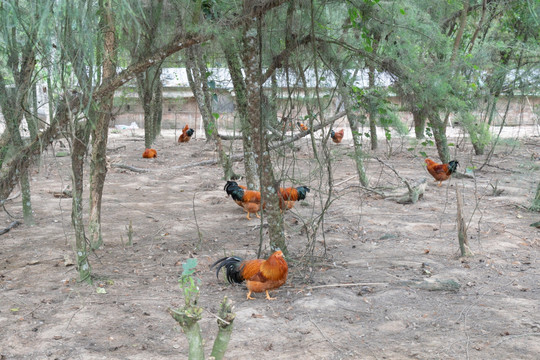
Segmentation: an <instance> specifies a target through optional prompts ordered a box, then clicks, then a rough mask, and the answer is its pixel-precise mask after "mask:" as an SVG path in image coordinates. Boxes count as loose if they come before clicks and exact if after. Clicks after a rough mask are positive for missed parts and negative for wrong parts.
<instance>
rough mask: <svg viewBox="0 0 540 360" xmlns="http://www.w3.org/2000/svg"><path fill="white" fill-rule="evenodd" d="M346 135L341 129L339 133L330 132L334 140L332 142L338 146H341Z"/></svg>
mask: <svg viewBox="0 0 540 360" xmlns="http://www.w3.org/2000/svg"><path fill="white" fill-rule="evenodd" d="M344 134H345V130H344V129H341V130H339V131H338V132H336V131H334V130H331V131H330V137H331V138H332V141H333V142H335V143H336V144H339V143H340V142H341V140H342V139H343V135H344Z"/></svg>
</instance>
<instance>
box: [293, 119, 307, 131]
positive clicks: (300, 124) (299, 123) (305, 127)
mask: <svg viewBox="0 0 540 360" xmlns="http://www.w3.org/2000/svg"><path fill="white" fill-rule="evenodd" d="M296 125H298V127H299V128H300V130H302V131H307V130H308V127H307V126H306V125H304V124H302V123H301V122H300V121H297V122H296Z"/></svg>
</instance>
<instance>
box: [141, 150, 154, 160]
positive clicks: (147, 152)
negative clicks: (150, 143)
mask: <svg viewBox="0 0 540 360" xmlns="http://www.w3.org/2000/svg"><path fill="white" fill-rule="evenodd" d="M142 157H143V158H145V159H153V158H157V151H156V150H154V149H145V150H144V152H143V154H142Z"/></svg>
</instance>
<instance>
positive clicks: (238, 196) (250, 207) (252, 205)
mask: <svg viewBox="0 0 540 360" xmlns="http://www.w3.org/2000/svg"><path fill="white" fill-rule="evenodd" d="M223 190H225V191H226V192H227V195H230V196H231V197H232V198H233V200H234V202H236V203H237V204H238V206H241V207H242V208H243V209H244V210H245V211H246V212H247V219H248V220H251V218H250V217H249V215H250V214H255V215H256V216H257V217H258V218H260V215H259V211H260V210H261V193H260V192H258V191H254V190H247V189H246V187H245V186H241V185H238V184H237V183H236V181H227V183H226V184H225V187H224V188H223Z"/></svg>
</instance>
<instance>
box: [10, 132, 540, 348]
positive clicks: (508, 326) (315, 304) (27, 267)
mask: <svg viewBox="0 0 540 360" xmlns="http://www.w3.org/2000/svg"><path fill="white" fill-rule="evenodd" d="M175 140H176V139H175V136H174V134H173V133H170V134H168V133H167V134H165V136H164V137H163V138H160V139H159V140H158V143H157V145H156V149H157V150H158V158H157V159H142V157H141V156H142V151H143V150H144V145H143V144H144V142H143V139H142V137H141V134H140V133H137V132H131V131H122V132H120V133H118V132H113V133H111V140H110V143H109V148H111V149H117V150H115V151H112V152H111V153H110V154H109V157H110V161H111V163H120V164H126V165H131V166H134V167H137V168H144V169H148V170H149V171H148V172H145V173H134V172H131V171H128V170H123V169H118V168H114V167H113V168H111V169H110V170H109V173H108V175H107V182H106V186H105V190H104V200H103V214H104V218H103V234H104V242H105V246H104V247H103V249H100V250H99V251H97V252H96V253H95V254H93V255H92V256H91V258H90V261H91V263H92V266H93V272H94V274H95V275H96V277H97V278H96V281H95V286H87V285H83V284H78V283H77V282H76V280H75V279H76V276H77V274H76V270H75V269H74V267H73V266H72V265H70V263H72V262H73V258H74V257H73V244H72V243H73V231H72V229H71V223H70V216H71V215H70V211H71V199H59V198H55V197H54V196H53V194H52V192H54V191H62V190H63V189H64V188H65V187H66V186H67V185H69V184H70V169H69V165H70V164H69V158H65V157H64V158H62V157H54V156H53V151H49V152H48V153H47V154H46V155H45V157H44V158H43V160H42V161H41V163H40V164H39V167H38V168H37V169H36V170H35V171H33V173H32V191H33V192H32V203H33V208H34V211H35V216H36V225H35V226H32V227H28V226H26V225H21V226H19V227H17V228H15V229H13V230H11V231H10V232H8V233H7V234H4V235H2V236H1V237H0V242H1V246H0V296H1V302H0V339H1V340H0V358H2V359H4V358H5V359H25V358H26V359H48V358H51V359H72V358H80V359H97V358H100V359H101V358H109V359H126V358H129V359H163V358H186V356H187V355H186V354H187V341H186V339H185V337H184V335H183V334H182V333H181V331H179V328H178V326H177V324H176V323H175V322H174V320H173V319H172V318H171V317H170V316H169V315H168V314H167V312H166V309H167V308H168V307H177V306H180V305H181V304H182V302H183V299H182V293H181V291H180V289H179V287H178V282H177V279H178V275H179V274H180V273H181V263H182V262H183V261H185V259H186V258H188V257H196V258H197V259H198V260H199V266H198V272H197V277H199V278H200V280H201V286H200V288H201V298H200V304H201V306H202V307H204V309H205V310H206V311H205V313H204V318H203V320H202V321H201V326H202V329H203V334H204V337H205V338H206V340H207V342H206V347H207V350H208V351H207V354H208V353H209V349H210V348H211V346H212V343H213V339H214V337H215V334H216V318H215V316H214V315H213V314H215V313H217V309H218V305H219V303H220V301H221V300H222V298H223V296H225V295H227V296H228V297H229V298H231V299H232V300H233V301H234V303H235V311H236V314H237V318H236V321H235V329H234V333H233V336H232V340H231V343H230V346H229V350H228V352H227V356H226V357H227V358H230V359H253V358H258V359H292V358H297V359H381V358H383V359H385V358H386V359H410V358H418V359H458V358H473V359H495V358H498V359H510V358H513V359H515V358H520V359H535V358H537V357H538V354H539V353H540V341H539V336H540V311H539V310H540V309H539V304H540V287H539V282H538V278H539V275H540V274H539V262H538V259H537V258H538V249H539V247H540V230H538V229H536V228H533V227H530V226H529V224H531V223H533V222H535V221H538V220H539V215H538V214H537V213H536V214H535V213H530V212H528V211H527V210H525V209H524V207H523V206H527V205H528V204H529V203H530V200H531V196H532V195H533V190H534V188H535V186H536V182H537V181H538V179H539V175H538V174H539V170H538V169H539V168H540V163H539V161H538V159H537V158H536V159H534V158H532V157H531V153H534V151H537V150H538V144H539V139H538V137H533V138H526V139H522V141H521V145H520V146H518V147H515V144H510V145H508V146H506V145H503V146H502V147H501V148H500V149H498V151H497V155H496V156H495V158H494V161H492V163H491V164H492V166H487V167H485V168H484V170H483V171H482V172H480V173H476V174H475V178H474V179H473V178H453V179H451V180H450V181H447V182H444V183H443V186H442V187H437V186H436V185H435V183H433V182H432V181H431V178H429V174H427V172H426V170H425V168H424V166H423V159H422V158H421V157H418V156H415V155H414V154H415V153H416V151H407V150H406V148H407V147H408V146H409V145H408V144H409V141H410V140H409V139H407V138H406V139H404V140H403V141H400V140H395V144H393V149H394V151H395V152H396V153H395V154H393V155H392V156H391V157H390V158H385V162H387V163H388V164H390V165H392V166H393V167H394V168H395V169H396V170H397V171H398V172H399V173H400V174H401V175H402V176H403V177H405V178H407V179H419V178H422V177H426V178H428V179H429V184H428V186H427V190H426V193H425V195H424V198H423V199H422V200H421V201H419V202H418V203H416V204H412V205H400V204H397V203H395V202H392V201H389V200H384V199H381V198H380V197H378V196H377V195H375V194H372V193H369V192H365V191H362V190H361V189H359V188H358V187H356V186H355V185H356V184H357V180H356V179H355V178H352V179H351V177H352V176H353V175H354V174H355V170H354V165H353V162H352V161H351V159H350V157H349V156H347V155H349V154H351V153H352V147H351V146H350V140H348V139H347V138H346V139H345V140H344V142H343V143H342V144H340V145H334V144H332V145H333V148H332V152H333V154H334V156H335V157H336V159H338V160H339V161H336V163H335V164H336V166H335V174H334V183H335V184H339V185H338V186H337V187H336V189H335V201H334V202H333V203H332V205H331V207H330V209H329V211H328V212H327V214H326V216H325V225H324V229H323V231H324V243H325V245H326V254H324V245H323V242H322V240H323V237H322V236H319V237H318V239H319V240H318V243H317V247H316V251H315V255H316V258H315V259H316V261H315V262H314V263H313V264H311V265H306V264H305V261H304V260H305V258H304V257H303V255H304V251H305V247H306V236H305V229H304V228H303V220H305V219H309V218H311V217H314V216H317V215H318V210H317V209H318V208H319V206H320V200H321V197H324V196H325V189H324V188H321V189H319V188H318V180H317V179H316V178H313V175H312V173H311V172H310V169H311V166H312V165H313V163H312V161H311V160H310V152H309V150H308V146H309V143H308V142H307V141H299V142H298V146H299V147H300V150H299V151H296V152H295V159H296V160H295V161H296V164H297V165H296V166H297V168H296V170H295V171H296V172H295V178H296V179H298V180H299V181H301V182H302V183H303V184H305V185H308V186H310V187H312V189H313V191H312V192H311V193H310V194H309V195H308V198H307V199H306V201H305V202H304V203H303V204H300V205H297V206H296V207H295V209H294V211H291V212H288V213H286V214H285V226H286V235H287V239H288V246H289V251H290V253H291V258H290V259H289V266H290V275H289V279H288V281H287V283H286V284H285V286H283V287H282V288H281V289H279V290H278V291H275V292H273V293H272V294H273V295H275V296H277V298H278V299H277V300H276V301H267V300H265V299H264V298H263V295H261V294H256V295H255V296H256V297H257V300H250V301H248V300H246V298H245V296H246V291H245V289H244V288H243V287H232V286H228V285H227V284H225V283H224V282H223V280H218V279H216V277H215V274H214V273H213V272H212V271H210V270H209V269H208V266H209V265H210V264H211V263H212V262H213V261H215V260H216V259H218V258H220V257H222V256H223V255H224V254H235V255H239V256H245V257H249V258H253V257H255V253H256V249H257V246H258V243H259V240H258V238H259V232H260V223H259V220H258V219H255V218H254V219H252V220H251V221H248V220H247V219H246V218H245V213H244V212H243V210H242V209H241V208H239V207H238V206H237V205H236V204H235V203H234V202H233V201H232V200H231V199H227V198H226V197H225V193H224V191H223V185H224V181H223V180H222V179H221V177H222V171H221V169H220V168H219V167H217V166H204V167H191V168H188V169H180V168H179V166H181V165H185V164H189V163H194V162H198V161H202V160H208V159H214V158H215V157H216V153H215V152H214V148H213V146H212V145H210V144H206V143H205V142H204V141H202V140H192V141H191V142H189V143H187V144H181V145H177V144H176V142H175ZM456 143H457V141H456ZM461 145H462V146H460V149H459V150H457V153H456V157H457V158H458V159H459V161H460V163H461V165H462V167H461V168H460V171H465V168H466V167H467V166H469V167H470V166H471V165H479V164H481V163H482V160H483V158H482V157H475V156H473V155H471V150H470V148H468V147H467V146H466V145H465V144H461ZM57 146H58V144H57ZM124 146H125V147H124ZM233 148H234V149H235V151H238V152H239V151H240V148H239V144H234V146H233ZM396 150H397V151H396ZM423 150H426V151H427V152H428V154H430V155H432V156H433V155H434V154H435V151H434V150H433V149H430V148H428V149H423ZM387 154H388V148H387V147H384V146H383V149H381V150H380V151H379V152H378V156H380V157H385V155H387ZM235 166H236V167H237V172H238V173H242V172H243V170H242V164H241V163H237V164H235ZM367 170H368V173H369V177H370V181H371V183H372V185H377V186H381V187H383V186H384V187H395V186H398V185H400V181H399V179H397V178H396V177H395V175H394V174H393V173H392V172H391V171H389V170H388V169H385V168H384V167H382V166H381V165H380V164H379V163H378V162H377V161H374V160H373V161H368V162H367ZM289 175H291V174H289ZM347 179H349V180H347ZM497 180H498V185H497V186H498V188H499V189H501V190H504V192H503V193H502V194H501V195H500V196H491V193H492V191H493V189H492V187H491V185H490V184H492V185H494V184H495V182H496V181H497ZM456 186H459V187H460V189H461V190H462V193H463V194H464V197H465V199H464V207H465V219H466V221H467V223H468V225H469V227H468V233H469V236H470V240H469V241H470V244H471V248H472V250H473V252H474V253H475V255H474V256H473V257H470V258H467V259H459V258H458V257H457V253H458V246H457V236H456V201H455V200H456V192H455V188H456ZM302 205H304V206H302ZM85 208H86V209H87V208H88V202H85ZM6 209H7V210H8V211H9V213H10V214H12V215H13V216H15V217H20V216H21V214H22V208H21V200H20V197H18V198H16V199H14V200H12V201H10V202H8V203H6ZM0 219H1V220H2V222H1V224H2V226H7V225H8V224H9V223H10V222H11V221H12V219H11V218H10V217H8V215H7V214H6V213H5V212H3V213H2V215H1V218H0ZM130 221H131V222H132V224H133V229H134V243H133V245H132V246H127V245H126V243H127V240H128V239H127V230H126V227H127V226H128V224H129V222H130ZM197 224H198V227H199V229H197ZM264 230H265V229H264V228H263V232H264ZM199 232H200V234H201V239H200V238H199V235H198V233H199ZM197 245H199V246H200V250H194V249H195V247H196V246H197ZM441 283H443V284H445V283H451V284H458V285H459V288H457V289H452V288H445V290H444V289H443V290H440V289H439V290H434V288H437V287H436V286H435V287H434V286H433V284H435V285H437V284H441ZM98 286H101V287H102V288H103V289H105V291H106V293H105V294H102V293H98V292H97V291H96V289H97V287H98Z"/></svg>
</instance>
